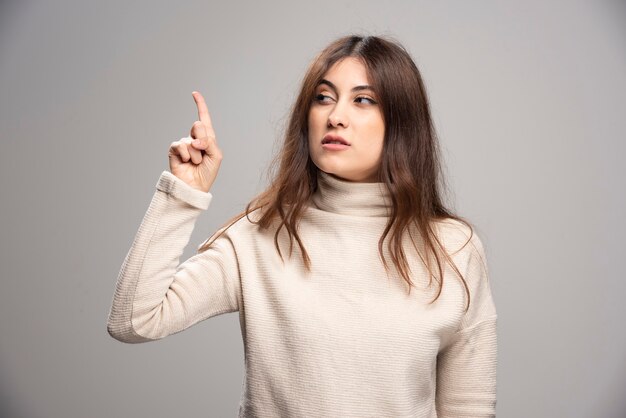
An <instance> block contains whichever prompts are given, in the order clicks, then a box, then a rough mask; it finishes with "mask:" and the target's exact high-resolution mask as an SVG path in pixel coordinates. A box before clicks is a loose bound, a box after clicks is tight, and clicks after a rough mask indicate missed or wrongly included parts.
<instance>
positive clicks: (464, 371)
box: [436, 234, 497, 418]
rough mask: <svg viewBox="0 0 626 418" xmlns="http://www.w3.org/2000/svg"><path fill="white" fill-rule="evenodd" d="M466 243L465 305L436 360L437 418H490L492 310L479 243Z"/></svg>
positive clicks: (493, 339) (492, 410)
mask: <svg viewBox="0 0 626 418" xmlns="http://www.w3.org/2000/svg"><path fill="white" fill-rule="evenodd" d="M468 245H469V246H470V251H471V254H470V256H469V261H468V262H467V265H466V266H467V267H466V270H465V273H464V278H465V281H466V282H467V285H468V287H469V291H470V302H471V303H470V307H469V310H468V311H467V313H465V314H464V316H463V318H462V320H461V325H460V327H459V329H458V330H457V332H456V333H455V334H453V335H452V336H451V337H450V339H448V340H446V342H445V345H443V347H442V349H441V350H440V352H439V355H438V357H437V393H436V407H437V414H438V416H439V418H452V417H454V418H461V417H462V418H469V417H472V418H478V417H495V416H496V366H497V337H496V319H497V315H496V308H495V305H494V301H493V298H492V294H491V288H490V283H489V275H488V270H487V262H486V257H485V252H484V248H483V245H482V242H481V241H480V239H479V238H478V236H476V235H475V234H474V237H472V240H471V241H470V243H469V244H468ZM461 271H463V270H461Z"/></svg>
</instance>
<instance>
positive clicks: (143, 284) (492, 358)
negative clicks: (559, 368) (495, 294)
mask: <svg viewBox="0 0 626 418" xmlns="http://www.w3.org/2000/svg"><path fill="white" fill-rule="evenodd" d="M193 97H194V99H195V101H196V104H197V107H198V115H199V121H197V122H195V123H194V124H193V127H192V129H191V134H190V137H189V138H184V139H182V140H180V141H175V142H173V143H172V144H171V146H170V149H169V164H170V171H171V172H168V171H164V172H163V173H162V174H161V177H160V178H159V180H158V182H157V184H156V191H155V194H154V196H153V198H152V201H151V203H150V207H149V209H148V211H147V213H146V215H145V217H144V219H143V221H142V223H141V226H140V228H139V231H138V232H137V235H136V237H135V241H134V242H133V245H132V247H131V249H130V251H129V252H128V255H127V256H126V259H125V261H124V264H123V265H122V268H121V271H120V274H119V277H118V282H117V288H116V292H115V296H114V300H113V305H112V308H111V312H110V315H109V322H108V327H107V329H108V332H109V333H110V334H111V335H112V336H113V337H114V338H116V339H118V340H120V341H123V342H127V343H139V342H147V341H153V340H157V339H160V338H163V337H166V336H168V335H171V334H173V333H176V332H180V331H182V330H184V329H186V328H188V327H190V326H192V325H194V324H196V323H198V322H199V321H202V320H205V319H207V318H211V317H213V316H216V315H219V314H222V313H226V312H235V311H238V312H239V318H240V324H241V330H242V337H243V341H244V347H245V365H246V369H245V370H246V372H245V380H244V385H243V388H244V391H243V394H242V397H241V404H240V409H239V416H245V417H461V416H463V417H469V416H471V417H488V416H495V405H496V352H497V343H496V342H497V338H496V318H497V316H496V310H495V305H494V302H493V299H492V295H491V290H490V284H489V278H488V274H487V266H486V259H485V252H484V248H483V246H482V243H481V241H480V239H479V238H478V236H477V235H476V234H475V233H473V228H472V227H471V225H470V224H469V222H467V221H465V220H463V219H462V218H460V217H459V216H456V215H454V214H452V213H451V212H450V211H449V210H447V209H446V208H445V207H444V206H443V204H442V202H441V199H440V188H439V185H438V182H439V181H440V180H441V175H440V172H439V171H440V165H439V156H438V149H437V140H436V135H435V132H434V129H433V125H432V121H431V116H430V111H429V106H428V100H427V96H426V91H425V88H424V85H423V82H422V79H421V76H420V73H419V71H418V69H417V68H416V66H415V64H414V62H413V60H412V59H411V57H410V56H409V54H408V53H407V52H406V50H405V49H404V48H403V47H402V46H401V45H400V44H398V43H397V42H396V41H393V40H390V39H384V38H381V37H375V36H366V37H362V36H346V37H342V38H340V39H338V40H336V41H334V42H332V43H331V44H330V45H329V46H328V47H327V48H325V49H324V50H323V51H322V52H321V53H320V54H319V55H318V56H317V57H315V59H314V60H313V61H312V63H311V65H310V67H309V68H308V71H307V72H306V75H305V77H304V80H303V83H302V86H301V90H300V93H299V96H298V98H297V100H296V103H295V106H294V107H293V109H292V112H291V117H290V120H289V126H288V128H287V132H286V134H285V142H284V145H283V148H282V150H281V152H280V153H279V155H278V156H277V159H276V160H275V163H276V164H277V165H278V172H277V174H276V176H275V178H274V179H273V181H272V182H271V184H270V186H269V187H268V189H267V190H266V191H265V192H264V193H262V194H260V195H259V196H257V197H256V198H255V199H253V200H252V201H251V202H250V203H249V204H248V206H247V207H246V210H245V211H244V212H243V213H242V214H240V215H238V216H236V217H235V218H233V219H232V220H231V221H229V222H228V223H227V225H225V226H224V227H223V228H221V229H220V230H219V231H218V232H217V233H216V234H214V235H213V236H212V237H210V238H209V239H208V240H207V241H205V242H204V243H203V244H202V245H201V246H200V247H199V251H198V253H197V254H195V255H194V256H192V257H190V258H189V259H188V260H186V261H185V262H183V263H182V264H180V265H179V259H180V256H181V254H182V252H183V250H184V247H185V246H186V244H187V243H188V240H189V237H190V235H191V232H192V230H193V228H194V225H195V222H196V219H197V217H198V216H199V215H200V214H201V213H202V212H203V211H204V210H206V209H207V208H208V206H209V204H210V202H211V199H212V194H211V193H210V189H211V186H212V184H213V182H214V181H215V178H216V175H217V172H218V169H219V166H220V162H221V160H222V153H221V151H220V149H219V147H218V145H217V142H216V138H215V133H214V130H213V127H212V123H211V119H210V116H209V112H208V110H207V107H206V104H205V101H204V99H203V97H202V96H201V95H200V93H198V92H194V93H193ZM385 240H386V241H387V242H386V243H385ZM294 242H295V244H297V246H296V245H294ZM389 260H391V263H390V262H389ZM444 278H445V279H446V280H445V281H444ZM448 278H450V280H448ZM413 287H415V289H413V291H411V288H413Z"/></svg>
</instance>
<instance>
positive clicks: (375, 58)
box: [198, 35, 473, 311]
mask: <svg viewBox="0 0 626 418" xmlns="http://www.w3.org/2000/svg"><path fill="white" fill-rule="evenodd" d="M346 57H356V58H359V59H360V60H361V62H362V63H363V64H364V65H365V68H366V72H367V75H368V78H369V80H370V84H371V85H372V87H373V89H374V91H375V92H376V94H377V96H378V99H379V100H378V103H379V105H380V106H381V110H382V114H383V119H384V123H385V136H384V139H383V156H382V161H381V167H380V170H379V179H378V181H379V182H383V183H385V184H386V186H387V187H388V189H389V191H390V195H391V203H392V208H391V216H390V217H389V221H388V223H387V225H386V227H385V229H384V232H383V234H382V236H381V237H380V240H379V242H378V249H379V253H380V256H381V259H382V261H383V264H384V267H385V270H386V271H389V265H388V263H387V261H386V260H385V257H384V255H383V243H384V241H385V238H386V237H387V235H389V234H390V239H389V242H388V249H389V252H390V254H391V258H392V261H393V264H394V266H395V268H396V269H397V270H398V271H399V273H400V275H401V276H402V278H403V279H404V280H405V281H406V282H407V284H408V289H409V290H408V291H409V294H410V291H411V287H412V286H414V283H413V282H412V281H411V278H410V267H409V265H408V263H407V259H406V255H405V249H404V248H403V245H402V241H403V235H404V234H405V233H408V234H409V236H410V238H411V242H412V244H413V246H414V248H415V250H416V251H417V253H418V255H419V256H420V258H421V259H422V261H423V262H424V264H425V266H426V268H427V270H428V272H429V273H430V277H429V286H430V285H431V284H432V279H433V277H434V278H435V280H436V281H437V282H438V284H439V288H438V292H437V294H436V296H435V298H434V299H433V300H432V301H431V302H430V303H432V302H434V301H435V300H437V299H438V298H439V296H440V294H441V291H442V287H443V268H442V264H441V258H440V257H441V256H443V257H444V258H445V259H446V260H447V261H448V262H449V263H450V265H451V266H452V267H453V269H454V270H455V271H456V273H457V274H458V275H459V277H460V278H461V280H462V282H463V285H464V286H465V292H466V295H467V306H466V308H465V310H466V311H467V309H469V297H470V294H469V289H468V286H467V283H466V281H465V279H464V278H463V275H462V274H461V272H460V271H459V270H458V268H457V267H456V265H455V263H454V262H453V261H452V259H451V258H450V256H449V255H448V254H447V251H446V250H445V248H444V246H443V245H442V243H441V242H440V241H439V239H438V237H437V235H436V233H435V231H434V230H433V223H435V222H438V221H441V220H445V219H454V220H456V221H459V222H461V223H463V224H465V225H467V226H468V227H469V229H470V231H471V232H472V233H471V234H470V237H469V238H468V240H467V242H469V241H470V240H471V236H472V234H473V228H472V225H471V224H470V223H469V222H468V221H467V220H465V219H464V218H462V217H460V216H458V215H456V214H454V213H452V211H451V210H449V209H447V208H446V207H445V206H444V204H443V202H442V197H441V196H442V194H441V190H442V189H443V188H446V186H445V181H444V177H443V174H442V170H441V165H440V150H439V144H438V139H437V135H436V133H435V130H434V126H433V122H432V119H431V113H430V109H429V101H428V97H427V95H426V89H425V87H424V83H423V81H422V77H421V74H420V72H419V70H418V69H417V66H416V65H415V63H414V62H413V60H412V58H411V56H410V55H409V53H408V52H407V51H406V49H405V48H404V47H403V46H402V45H401V44H400V43H399V42H398V41H396V40H394V39H393V38H389V37H379V36H359V35H348V36H343V37H341V38H339V39H336V40H335V41H333V42H331V43H330V44H329V45H328V46H327V47H326V48H324V49H323V50H322V51H321V52H320V53H318V54H317V56H316V57H315V58H314V59H313V60H312V61H311V63H310V64H309V66H308V69H307V71H306V73H305V75H304V78H303V80H302V84H301V86H300V92H299V94H298V97H297V99H296V101H295V103H294V104H293V106H292V108H291V110H290V114H289V119H288V126H287V129H286V131H285V133H284V142H283V144H282V149H281V150H280V152H279V153H278V154H276V155H275V157H274V159H273V160H272V162H271V167H272V169H273V170H272V171H273V172H275V173H276V174H275V175H273V179H272V180H271V181H270V185H269V187H267V189H266V190H265V191H263V192H262V193H260V194H259V195H257V196H256V197H254V198H253V199H252V200H251V201H250V202H249V203H248V204H247V205H246V209H245V210H244V211H243V212H241V213H239V214H238V215H236V216H234V217H233V218H231V219H230V220H229V221H227V222H226V224H225V226H224V227H222V228H221V229H220V230H218V232H219V233H218V232H216V233H215V234H213V236H211V237H209V238H208V239H207V240H206V241H204V242H203V243H202V244H201V245H200V246H199V247H198V252H202V251H205V250H207V249H208V248H209V247H210V246H211V244H212V243H213V241H215V239H217V238H218V237H219V236H220V235H222V233H224V232H225V231H226V230H227V229H228V228H229V227H230V226H231V225H232V224H234V223H235V222H236V221H238V220H239V219H241V218H242V217H243V216H246V217H248V214H250V213H251V212H253V211H255V210H256V209H261V211H260V213H261V215H260V217H259V218H258V220H256V221H253V220H252V219H250V218H249V217H248V220H249V221H250V222H253V223H255V224H257V225H259V226H260V227H261V228H264V229H268V228H269V227H270V226H271V225H272V224H273V223H274V221H278V226H277V228H276V232H275V235H274V244H275V246H276V250H277V251H278V254H279V255H280V258H281V260H283V262H284V259H283V255H282V252H281V250H280V247H279V244H278V235H279V232H280V230H281V229H282V228H283V227H284V228H286V230H287V233H288V236H289V255H290V256H291V253H292V248H293V241H294V239H295V241H296V242H297V244H298V245H299V247H300V249H301V253H302V257H303V261H304V265H305V267H306V269H307V270H309V271H310V268H311V260H310V258H309V256H308V254H307V251H306V249H305V248H304V245H303V244H302V241H301V240H300V237H299V235H298V232H297V224H298V221H299V219H300V218H301V216H302V214H303V212H304V211H305V210H306V208H307V204H308V201H309V199H310V197H311V195H312V194H313V193H314V192H315V190H316V189H317V172H318V170H319V168H318V167H317V166H316V165H315V164H314V163H313V161H312V160H311V158H310V156H309V148H308V114H309V109H310V107H311V104H312V102H313V100H314V95H315V88H316V87H317V85H318V84H319V82H320V80H321V79H322V78H323V77H324V75H325V73H326V72H327V71H328V70H329V69H330V67H331V66H332V65H333V64H335V63H336V62H338V61H340V60H341V59H343V58H346ZM276 166H277V167H278V170H276V169H275V168H276ZM412 225H414V227H415V228H416V235H418V236H419V237H420V244H421V245H423V247H424V250H423V252H424V254H422V251H420V250H419V249H418V246H417V244H416V242H415V241H414V239H413V238H414V237H413V234H412V233H411V230H410V229H411V226H412ZM467 242H466V243H465V244H464V245H463V247H464V246H465V245H466V244H467ZM433 256H434V259H435V260H436V264H437V269H438V272H439V277H437V276H436V275H435V274H434V273H433V270H432V269H431V266H432V257H433Z"/></svg>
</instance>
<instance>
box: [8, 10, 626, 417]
mask: <svg viewBox="0 0 626 418" xmlns="http://www.w3.org/2000/svg"><path fill="white" fill-rule="evenodd" d="M163 3H165V2H163ZM432 3H435V2H432ZM0 16H1V17H0V40H1V41H0V48H1V49H0V92H1V98H2V99H1V101H0V135H1V143H0V146H1V147H2V148H1V150H0V155H1V158H2V160H1V165H0V169H1V170H2V172H1V175H0V185H1V186H0V187H1V188H2V189H1V195H2V199H1V205H2V206H1V210H2V217H1V218H0V219H1V223H2V225H1V228H2V251H0V266H1V269H2V270H1V278H2V288H1V290H0V385H1V390H0V403H1V408H2V413H3V414H5V415H2V416H15V417H18V416H19V417H29V418H31V417H33V418H39V417H42V418H43V417H59V418H61V417H64V418H70V417H148V416H149V417H172V416H185V417H203V416H204V417H206V416H209V417H228V416H235V415H236V412H237V408H238V401H239V396H240V394H241V384H242V378H243V345H242V341H241V335H240V329H239V322H238V317H237V315H236V314H226V315H222V316H218V317H214V318H212V319H211V320H209V321H204V322H202V323H200V324H197V325H196V326H194V327H191V328H189V329H188V330H186V331H185V332H182V333H179V334H176V335H173V336H170V337H168V338H165V339H163V340H161V341H158V342H155V343H147V344H140V345H126V344H122V343H120V342H118V341H116V340H114V339H113V338H111V337H110V336H109V335H108V334H107V332H106V319H107V315H108V311H109V307H110V303H111V300H112V296H113V291H114V288H115V281H116V278H117V274H118V271H119V268H120V266H121V263H122V261H123V259H124V256H125V255H126V252H127V251H128V249H129V248H130V244H131V243H132V239H133V237H134V234H135V232H136V231H137V228H138V227H139V224H140V221H141V219H142V217H143V214H144V212H145V210H146V209H147V207H148V204H149V202H150V199H151V196H152V194H153V192H154V186H155V184H156V181H157V179H158V177H159V174H160V173H161V171H163V170H166V169H167V167H168V161H167V149H168V147H169V144H170V143H171V142H172V141H174V140H177V139H179V138H181V137H184V136H186V135H187V134H188V133H189V129H190V128H191V125H192V123H193V122H194V120H196V117H197V114H196V110H195V105H194V102H193V99H192V97H191V91H193V90H199V91H200V92H202V93H203V94H204V95H205V97H206V99H207V103H208V107H209V111H210V113H211V117H212V119H213V123H214V126H215V130H216V134H217V138H218V141H219V144H220V147H221V149H222V151H223V153H224V160H223V162H222V166H221V170H220V174H219V176H218V178H217V181H216V183H215V184H214V187H213V189H212V193H213V194H214V200H213V203H212V205H211V207H210V209H209V210H208V211H207V212H206V213H204V214H203V215H202V216H201V217H200V219H199V220H198V223H197V226H196V229H195V230H194V233H193V235H192V237H191V242H190V245H189V246H188V247H187V249H186V251H185V254H184V255H183V258H182V260H181V261H183V260H185V259H186V258H188V257H189V256H190V255H192V254H193V253H194V251H195V249H196V246H197V245H198V244H199V243H200V242H201V241H202V240H204V238H206V237H207V236H208V235H209V234H211V233H212V232H213V231H214V230H215V229H216V228H217V227H219V225H221V224H222V223H223V222H224V221H226V220H227V219H228V218H229V217H230V216H232V215H233V214H235V213H236V212H238V211H240V210H242V209H243V207H244V205H245V203H246V202H247V201H248V200H249V199H250V198H252V197H253V196H254V194H256V193H257V192H260V191H261V190H262V189H263V186H265V185H266V179H265V177H264V176H265V171H266V168H267V164H268V162H269V160H270V158H271V156H272V155H273V153H274V152H275V151H276V150H277V147H276V141H277V140H278V139H279V138H280V133H281V131H282V129H283V127H284V124H285V120H286V119H285V118H286V115H287V112H288V109H289V106H290V105H291V103H292V101H293V99H294V97H295V94H296V91H297V87H298V85H299V82H300V79H301V77H302V75H303V74H304V70H305V68H306V66H307V64H308V63H309V61H310V60H311V59H312V58H313V56H314V54H315V53H317V52H318V51H319V50H320V49H321V48H322V47H324V46H325V45H326V44H327V43H328V42H330V41H331V40H333V39H335V38H336V37H338V36H341V35H344V34H348V33H351V32H366V33H367V34H378V35H385V34H388V35H392V36H395V37H396V38H397V39H398V40H400V41H401V42H402V43H403V44H404V45H405V46H406V47H407V49H408V50H409V51H410V53H411V54H412V55H413V57H414V59H415V61H416V63H417V65H418V67H419V68H420V70H421V72H422V74H423V76H424V80H425V82H426V85H427V89H428V93H429V95H430V99H431V102H432V111H433V115H434V119H435V124H436V127H437V129H438V132H439V134H440V138H441V142H442V147H443V150H444V158H445V164H446V167H447V173H448V180H449V182H450V185H451V188H452V190H453V194H452V195H451V196H450V201H449V202H450V206H452V208H454V209H455V210H457V211H458V212H459V213H460V214H461V215H464V216H466V217H468V218H469V219H470V220H472V221H473V222H475V223H476V224H477V226H478V229H477V231H478V233H479V234H481V237H482V238H483V242H484V243H485V246H486V250H487V254H488V260H489V264H490V274H491V280H492V288H493V293H494V299H495V302H496V306H497V310H498V314H499V324H498V336H499V358H498V415H499V416H501V417H512V418H514V417H535V418H539V417H551V418H552V417H575V418H577V417H615V418H617V417H623V416H625V415H626V403H625V400H624V399H623V397H622V395H623V394H624V391H625V387H626V360H625V358H626V356H625V354H624V353H625V352H626V336H625V333H624V325H623V323H622V322H623V320H624V318H626V307H625V304H624V303H623V300H624V294H626V282H625V281H624V277H625V274H624V269H623V267H624V265H623V259H624V253H625V252H624V244H623V242H624V241H623V237H624V235H625V234H626V228H625V225H626V222H625V221H624V209H625V208H626V205H625V202H624V200H625V194H624V179H625V178H626V169H625V168H624V166H625V164H624V161H623V158H624V151H626V149H625V145H624V139H625V138H624V132H625V129H624V128H625V127H626V123H625V122H624V118H623V116H624V114H625V113H626V112H625V106H624V97H626V45H625V44H626V19H625V17H626V7H625V6H624V3H623V2H617V1H613V2H611V1H595V2H583V1H567V2H565V1H550V2H543V1H541V2H540V1H532V2H528V1H517V2H501V1H484V2H467V1H458V2H438V3H437V4H431V2H421V1H419V2H418V1H407V2H396V3H389V4H387V5H384V4H383V2H380V1H378V0H377V1H367V2H365V1H360V2H357V1H338V0H334V1H315V2H302V3H299V4H297V5H295V4H294V3H292V2H287V1H284V2H281V1H272V2H249V3H242V2H229V3H226V2H220V3H214V2H208V1H202V2H200V1H197V2H188V3H183V4H178V5H176V6H174V5H173V4H172V5H164V4H158V5H157V4H154V2H149V1H140V2H130V3H126V2H122V1H108V2H93V1H91V2H87V1H55V2H38V1H21V2H19V3H18V2H16V1H13V2H8V3H7V2H3V3H2V5H1V10H0ZM416 378H419V376H416Z"/></svg>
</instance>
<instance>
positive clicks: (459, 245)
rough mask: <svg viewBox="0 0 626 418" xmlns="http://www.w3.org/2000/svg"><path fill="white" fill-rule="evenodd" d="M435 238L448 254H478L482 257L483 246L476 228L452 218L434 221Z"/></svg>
mask: <svg viewBox="0 0 626 418" xmlns="http://www.w3.org/2000/svg"><path fill="white" fill-rule="evenodd" d="M434 231H435V233H436V234H437V238H438V239H439V241H440V242H441V244H442V245H443V247H444V248H445V249H446V251H447V252H448V254H450V255H451V256H455V255H456V254H460V253H462V254H466V255H475V256H476V255H478V256H480V257H481V258H484V252H485V249H484V246H483V242H482V239H481V237H480V236H479V234H478V233H477V232H476V228H475V227H473V226H471V225H467V224H465V223H463V222H461V221H458V220H456V219H452V218H446V219H443V220H439V221H436V222H435V223H434Z"/></svg>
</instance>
